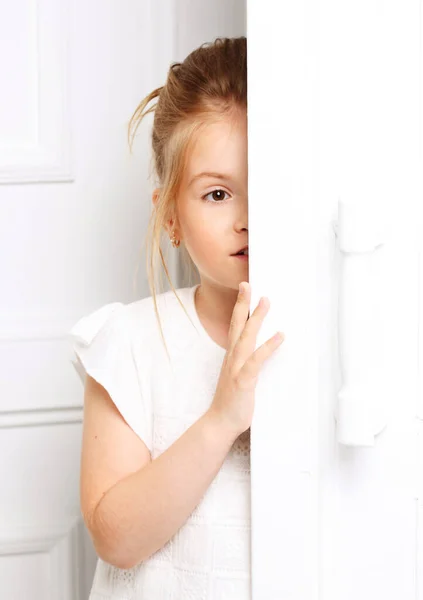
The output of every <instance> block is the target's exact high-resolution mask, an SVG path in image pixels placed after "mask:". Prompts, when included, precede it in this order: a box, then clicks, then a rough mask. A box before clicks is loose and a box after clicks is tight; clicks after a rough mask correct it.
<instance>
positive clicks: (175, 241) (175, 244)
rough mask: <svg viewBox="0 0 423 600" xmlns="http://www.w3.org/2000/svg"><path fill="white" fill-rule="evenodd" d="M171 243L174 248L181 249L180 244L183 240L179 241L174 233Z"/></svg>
mask: <svg viewBox="0 0 423 600" xmlns="http://www.w3.org/2000/svg"><path fill="white" fill-rule="evenodd" d="M170 241H171V242H172V246H173V247H174V248H179V244H180V243H181V240H177V239H176V238H175V232H173V233H172V237H171V238H170Z"/></svg>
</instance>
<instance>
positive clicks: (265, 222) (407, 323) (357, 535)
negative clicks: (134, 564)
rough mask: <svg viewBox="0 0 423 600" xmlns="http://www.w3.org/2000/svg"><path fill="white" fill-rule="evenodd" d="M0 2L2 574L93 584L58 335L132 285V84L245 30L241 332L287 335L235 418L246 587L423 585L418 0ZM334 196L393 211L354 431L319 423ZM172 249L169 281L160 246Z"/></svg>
mask: <svg viewBox="0 0 423 600" xmlns="http://www.w3.org/2000/svg"><path fill="white" fill-rule="evenodd" d="M0 10H1V16H0V68H1V73H0V76H1V81H2V90H3V93H2V94H1V96H0V267H1V274H2V279H1V295H0V352H1V356H0V359H1V371H0V398H1V400H0V455H1V457H2V460H1V463H0V469H1V470H0V482H1V487H0V489H1V492H0V514H1V515H2V519H1V523H0V590H1V593H2V595H3V594H5V597H7V598H8V599H9V598H11V599H13V600H14V599H15V598H19V599H20V598H31V599H32V598H34V599H38V598H39V599H41V598H43V599H45V598H48V597H51V598H52V599H54V600H56V599H57V598H63V599H68V600H75V599H76V600H84V599H85V598H87V597H88V591H89V588H90V584H91V578H92V574H93V568H94V564H95V555H94V553H93V551H92V547H91V544H90V541H89V539H88V538H87V536H86V535H84V529H83V527H82V525H81V520H80V514H79V452H80V441H81V418H82V388H81V382H80V381H79V379H78V377H77V375H76V372H75V371H74V370H73V368H72V365H71V362H70V359H71V353H70V349H69V346H68V342H67V341H66V340H65V339H64V335H65V333H66V331H68V329H69V327H70V326H71V325H72V324H73V323H74V322H75V321H76V320H77V319H78V318H79V317H80V316H82V315H83V314H86V313H87V312H89V311H90V310H92V309H95V308H97V307H99V306H101V305H102V304H105V303H107V302H111V301H115V300H118V301H124V302H129V301H131V300H133V299H135V298H139V297H145V296H147V295H149V290H148V286H147V281H146V277H145V269H144V255H143V254H142V253H141V245H142V242H143V236H144V234H145V231H146V226H147V221H148V217H149V214H150V206H151V187H152V186H151V182H150V181H149V180H148V174H149V167H150V150H149V137H148V135H149V127H150V124H151V115H149V117H147V119H146V122H145V123H143V124H142V126H141V127H140V129H139V131H138V134H137V140H136V143H135V147H134V153H133V154H132V155H130V154H129V150H128V144H127V139H126V128H127V124H128V121H129V118H130V116H131V115H132V112H133V110H134V109H135V107H136V105H137V104H138V102H139V101H140V99H141V98H143V97H144V96H145V95H146V94H148V93H149V92H150V91H151V90H152V89H154V88H155V87H158V86H159V85H162V84H163V82H164V79H165V75H166V71H167V68H168V66H169V65H170V62H171V61H172V60H182V59H183V58H184V57H185V56H186V55H187V54H188V53H189V52H190V51H191V50H192V49H194V48H195V47H197V46H198V45H199V44H201V43H203V42H204V41H210V40H212V39H213V38H214V37H216V36H218V35H229V36H235V35H243V34H245V33H246V31H247V33H248V44H249V164H250V174H249V177H250V179H249V206H250V215H249V227H250V230H249V236H250V249H251V256H250V281H251V284H252V287H253V294H254V296H253V304H254V303H255V302H256V301H257V300H258V298H259V296H261V295H267V296H268V297H269V298H270V300H271V302H272V308H271V312H270V313H269V315H268V317H267V319H266V323H265V325H264V327H263V330H262V331H261V333H260V336H261V337H260V339H259V340H258V343H262V342H263V341H264V339H267V337H269V336H270V335H271V334H272V333H273V332H274V331H275V330H276V329H281V330H282V331H284V332H285V335H286V341H285V342H284V344H283V347H282V348H281V350H280V351H279V353H278V355H277V356H276V357H275V359H274V360H273V361H271V362H270V363H269V365H268V366H267V367H266V369H265V370H264V372H263V377H262V378H261V379H260V382H259V386H258V390H257V396H256V413H255V418H254V423H253V427H252V485H253V490H252V493H253V509H252V510H253V515H252V519H253V522H252V528H253V542H254V543H253V592H254V600H262V598H266V600H276V599H278V600H279V599H283V600H286V599H288V598H289V599H290V600H312V599H313V600H314V599H316V600H317V599H319V600H356V599H357V598H361V599H363V600H367V599H369V600H370V598H371V599H373V598H375V597H376V598H384V600H385V599H386V600H397V599H398V598H401V600H416V599H420V600H423V584H422V583H421V582H422V576H423V562H422V552H421V547H422V523H423V515H422V513H421V511H422V502H423V495H422V494H423V485H422V483H423V479H422V472H423V446H422V444H421V441H420V440H421V438H422V433H421V427H422V425H421V419H422V418H423V399H422V395H421V390H422V388H421V384H420V378H419V377H420V375H421V370H422V358H421V357H422V356H423V352H422V351H421V347H422V341H423V339H422V335H423V334H422V330H423V328H422V327H419V307H420V304H421V299H422V297H423V294H422V291H423V290H422V289H421V288H422V281H423V277H422V262H423V261H421V259H420V255H419V243H420V244H421V238H422V235H421V231H422V229H421V220H420V219H419V217H420V215H419V207H420V203H421V188H420V186H421V129H422V123H421V100H422V99H421V73H422V60H421V45H422V44H421V12H422V11H421V6H420V2H419V1H418V0H401V2H399V0H396V1H391V2H386V1H385V2H382V0H379V1H376V0H371V1H369V0H367V1H366V2H364V0H360V1H359V2H355V3H354V4H353V5H351V4H350V3H345V2H335V1H333V0H321V1H320V2H319V3H316V2H311V1H310V0H309V1H306V0H301V1H300V2H295V3H276V2H272V1H271V0H263V1H262V2H260V3H257V2H247V6H245V4H244V2H241V0H232V1H231V2H228V1H227V0H226V1H224V0H219V1H217V0H213V2H211V1H210V0H208V1H205V0H201V1H198V0H197V1H194V0H191V1H188V0H155V1H154V0H143V1H135V0H125V2H123V3H117V2H113V1H111V0H104V1H102V2H99V1H93V2H85V3H83V2H81V1H80V0H77V1H75V2H70V0H61V1H60V2H55V1H53V0H39V1H38V2H34V1H33V0H32V1H31V0H19V1H16V2H13V3H6V2H5V0H2V2H1V3H0ZM246 16H247V17H248V19H247V21H246ZM247 25H248V26H247ZM339 198H349V199H350V200H351V201H354V200H355V199H357V201H361V202H364V203H371V202H372V203H373V202H374V203H375V204H376V205H377V207H378V210H379V214H380V217H381V221H382V222H384V223H385V225H386V232H387V233H386V243H385V244H384V245H383V246H382V247H381V248H380V249H379V250H378V251H377V252H378V257H379V261H378V262H377V261H376V262H377V264H378V265H379V267H378V269H379V271H378V274H379V275H380V283H381V284H380V286H379V290H378V292H379V295H378V305H377V306H378V307H379V309H380V310H379V315H380V318H381V323H382V331H381V334H382V335H381V343H380V346H379V347H378V348H377V353H376V354H377V356H376V354H375V364H377V361H376V358H379V356H380V357H383V360H382V361H381V365H382V373H381V377H379V382H380V386H381V389H383V390H384V392H383V394H381V393H380V394H379V396H380V397H382V398H386V406H387V407H388V408H389V411H388V417H389V418H388V422H387V426H386V428H385V429H384V431H383V432H382V433H381V434H380V435H378V436H377V437H376V442H375V445H374V447H369V448H354V447H345V446H340V445H339V444H338V442H337V440H336V421H335V419H334V413H335V409H336V402H337V393H338V391H339V388H340V386H341V384H342V376H341V372H340V368H339V367H340V357H339V348H338V340H339V335H340V333H341V334H342V332H340V331H339V323H338V311H339V306H338V300H339V286H340V274H341V270H342V258H341V254H340V252H339V248H338V247H337V243H336V236H335V234H334V230H333V222H334V221H336V219H337V202H338V199H339ZM420 248H421V246H420ZM171 264H172V266H171V272H172V273H173V274H174V281H175V283H176V285H177V286H178V285H182V284H183V283H184V282H183V281H182V280H179V281H178V274H179V273H180V270H179V269H178V263H177V253H176V252H174V253H173V255H172V257H171ZM419 274H420V275H419ZM419 276H420V278H419ZM419 285H420V292H419ZM354 293H355V294H358V295H360V294H362V295H363V294H364V295H365V294H366V290H360V289H358V290H354ZM370 303H371V302H370V297H369V304H370ZM368 343H369V340H367V339H363V341H362V344H363V346H362V348H363V351H364V350H365V349H366V347H367V345H368ZM419 349H420V351H419ZM354 351H355V352H359V351H360V348H359V347H358V348H357V347H356V348H354ZM344 358H345V357H344ZM419 368H420V370H419ZM59 570H60V576H59ZM4 590H6V592H4ZM49 594H50V596H49Z"/></svg>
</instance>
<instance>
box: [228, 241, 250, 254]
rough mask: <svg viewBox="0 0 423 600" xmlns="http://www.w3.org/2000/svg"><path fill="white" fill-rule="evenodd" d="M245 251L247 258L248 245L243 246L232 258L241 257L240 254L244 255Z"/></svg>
mask: <svg viewBox="0 0 423 600" xmlns="http://www.w3.org/2000/svg"><path fill="white" fill-rule="evenodd" d="M244 251H245V256H248V244H247V245H246V246H243V247H242V248H240V249H239V250H238V252H235V254H232V255H231V256H239V255H240V254H244Z"/></svg>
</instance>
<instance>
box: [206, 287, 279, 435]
mask: <svg viewBox="0 0 423 600" xmlns="http://www.w3.org/2000/svg"><path fill="white" fill-rule="evenodd" d="M241 285H242V287H243V288H244V289H245V292H244V293H243V294H241V293H239V294H238V298H237V301H236V304H235V306H234V310H233V312H232V319H231V324H230V328H229V335H228V342H229V345H228V350H227V352H226V355H225V358H224V360H223V365H222V369H221V372H220V377H219V381H218V384H217V387H216V392H215V395H214V398H213V402H212V404H211V406H210V408H209V410H208V412H209V413H210V414H212V415H214V416H217V417H219V418H220V420H221V422H222V425H225V426H227V427H229V429H230V430H231V431H232V432H233V433H234V434H235V435H236V437H238V436H239V435H241V433H243V432H244V431H246V430H247V429H248V428H249V427H250V425H251V421H252V418H253V413H254V400H255V387H256V383H257V378H258V375H259V372H260V368H261V366H262V364H263V363H264V361H265V360H266V359H267V358H268V357H269V356H270V355H271V354H272V353H273V352H274V351H275V350H276V348H278V347H279V346H280V344H281V343H282V342H283V340H284V339H285V336H284V335H283V333H282V334H280V336H281V337H280V339H276V336H273V337H272V338H270V339H269V340H267V342H265V343H264V344H263V345H261V346H259V347H258V348H257V350H255V351H254V352H253V350H254V348H255V345H256V339H257V334H258V331H259V329H260V327H261V324H262V322H263V319H264V317H265V316H266V314H267V311H268V310H269V306H270V302H269V300H268V299H267V298H264V297H262V298H261V299H260V302H259V304H258V306H257V308H256V309H255V311H254V312H253V314H252V315H251V317H249V312H250V301H251V287H250V284H249V283H248V282H245V281H244V282H242V284H241Z"/></svg>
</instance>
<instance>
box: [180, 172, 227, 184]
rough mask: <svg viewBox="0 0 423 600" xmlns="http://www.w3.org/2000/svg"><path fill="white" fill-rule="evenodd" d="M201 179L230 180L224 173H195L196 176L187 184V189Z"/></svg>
mask: <svg viewBox="0 0 423 600" xmlns="http://www.w3.org/2000/svg"><path fill="white" fill-rule="evenodd" d="M202 177H214V178H215V179H230V177H229V175H225V174H224V173H213V172H210V171H203V172H202V173H197V175H194V177H193V178H192V179H191V181H190V182H189V184H188V187H190V186H191V185H192V184H193V183H195V182H196V181H197V180H198V179H201V178H202Z"/></svg>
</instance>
